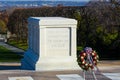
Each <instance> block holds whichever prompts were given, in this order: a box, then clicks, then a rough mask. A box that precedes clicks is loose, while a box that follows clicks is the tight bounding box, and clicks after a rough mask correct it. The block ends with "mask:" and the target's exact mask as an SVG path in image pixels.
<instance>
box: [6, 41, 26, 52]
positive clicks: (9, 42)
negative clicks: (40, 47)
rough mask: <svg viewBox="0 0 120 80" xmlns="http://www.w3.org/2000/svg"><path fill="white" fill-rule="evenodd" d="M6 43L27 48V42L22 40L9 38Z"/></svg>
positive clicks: (23, 48)
mask: <svg viewBox="0 0 120 80" xmlns="http://www.w3.org/2000/svg"><path fill="white" fill-rule="evenodd" d="M8 44H10V45H12V46H15V47H18V48H20V49H22V50H27V49H28V44H27V42H24V43H23V42H22V41H15V40H9V41H8Z"/></svg>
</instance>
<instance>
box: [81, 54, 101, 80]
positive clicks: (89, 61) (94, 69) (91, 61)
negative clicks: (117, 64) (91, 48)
mask: <svg viewBox="0 0 120 80" xmlns="http://www.w3.org/2000/svg"><path fill="white" fill-rule="evenodd" d="M87 62H88V63H90V64H92V66H93V69H90V70H89V72H91V73H92V76H93V79H94V80H97V77H96V74H95V72H100V71H99V69H98V67H97V66H96V65H95V64H94V63H93V59H92V56H91V55H90V54H89V53H87ZM87 72H88V71H86V70H83V78H84V80H86V73H87ZM93 79H92V80H93Z"/></svg>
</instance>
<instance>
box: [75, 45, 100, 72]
mask: <svg viewBox="0 0 120 80" xmlns="http://www.w3.org/2000/svg"><path fill="white" fill-rule="evenodd" d="M98 60H99V56H98V54H97V53H96V51H95V50H92V48H90V47H86V48H84V50H82V51H81V52H80V54H79V55H78V57H77V62H78V65H79V66H80V67H81V68H82V69H83V70H86V71H87V70H89V69H94V67H95V66H97V63H98Z"/></svg>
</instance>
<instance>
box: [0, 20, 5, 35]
mask: <svg viewBox="0 0 120 80" xmlns="http://www.w3.org/2000/svg"><path fill="white" fill-rule="evenodd" d="M0 33H6V24H5V22H4V21H3V20H0Z"/></svg>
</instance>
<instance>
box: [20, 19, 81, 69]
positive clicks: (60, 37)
mask: <svg viewBox="0 0 120 80" xmlns="http://www.w3.org/2000/svg"><path fill="white" fill-rule="evenodd" d="M76 28H77V21H76V20H75V19H69V18H63V17H30V18H29V19H28V35H29V36H28V38H29V39H28V40H29V48H28V50H27V51H26V52H25V55H24V58H23V59H22V64H21V67H22V69H28V70H36V71H56V70H57V71H58V70H77V69H79V66H78V64H77V62H76Z"/></svg>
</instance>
